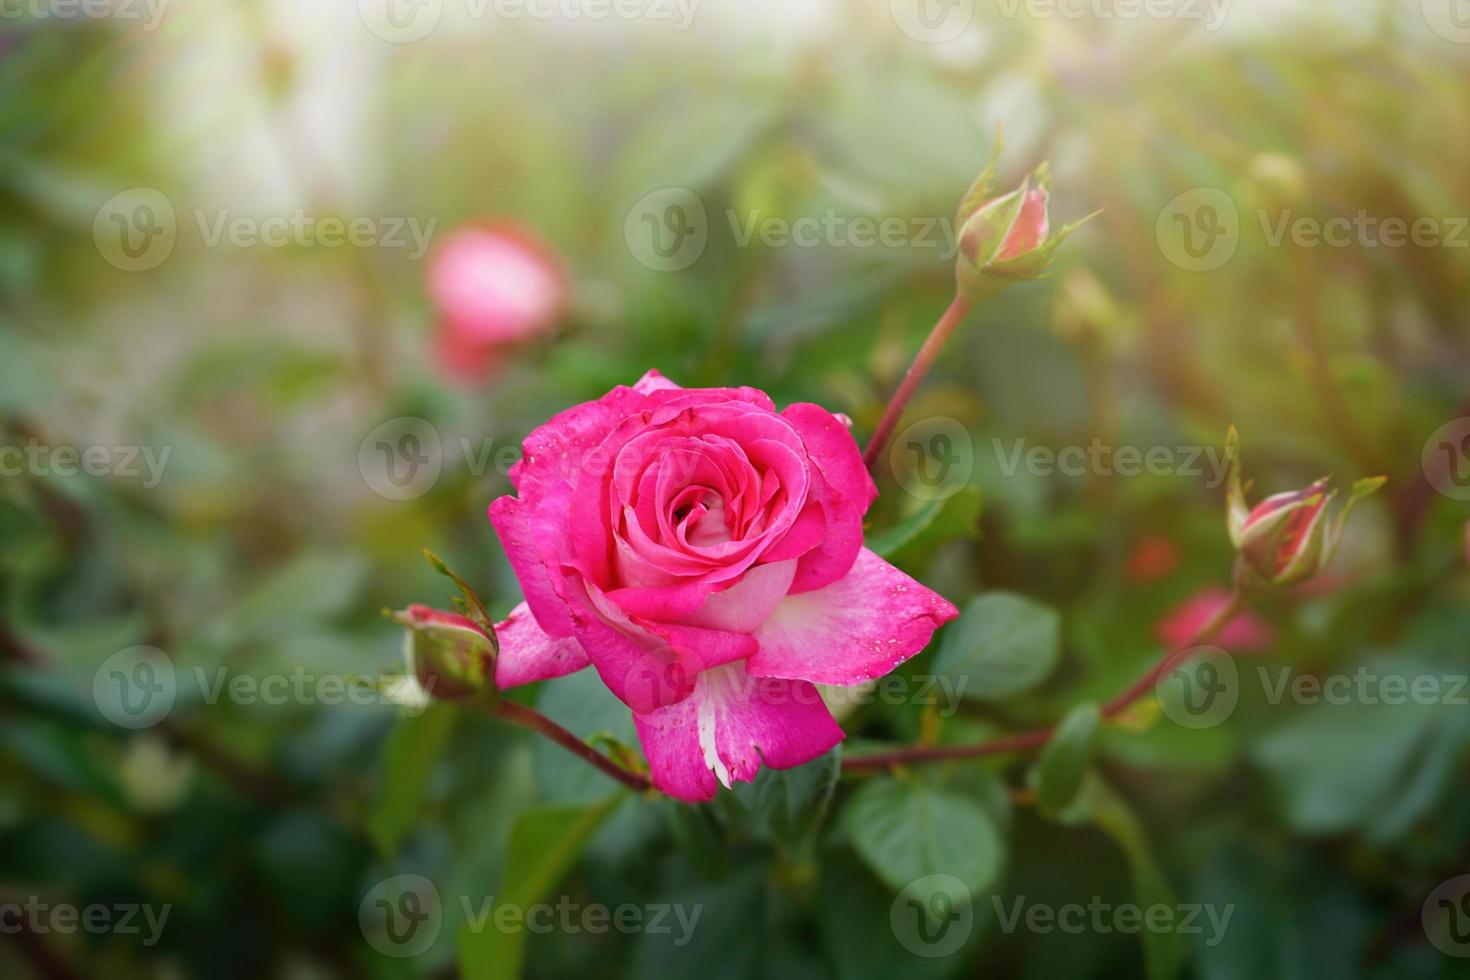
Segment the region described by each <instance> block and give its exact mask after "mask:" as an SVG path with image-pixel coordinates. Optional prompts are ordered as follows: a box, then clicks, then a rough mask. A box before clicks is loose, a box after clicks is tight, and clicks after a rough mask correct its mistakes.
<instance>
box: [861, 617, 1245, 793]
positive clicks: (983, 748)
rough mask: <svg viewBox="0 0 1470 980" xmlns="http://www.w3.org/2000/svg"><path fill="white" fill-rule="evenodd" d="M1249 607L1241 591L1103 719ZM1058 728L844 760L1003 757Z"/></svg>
mask: <svg viewBox="0 0 1470 980" xmlns="http://www.w3.org/2000/svg"><path fill="white" fill-rule="evenodd" d="M1244 606H1245V598H1244V596H1243V595H1242V594H1241V592H1240V590H1239V589H1238V588H1237V589H1236V590H1234V591H1233V592H1232V593H1231V595H1230V599H1229V600H1228V601H1227V602H1226V603H1225V604H1224V605H1223V606H1221V607H1220V608H1219V609H1217V610H1216V611H1215V613H1214V615H1212V616H1211V617H1210V618H1209V619H1208V620H1206V621H1205V622H1204V623H1202V624H1200V626H1199V628H1198V629H1196V630H1195V631H1194V635H1193V636H1191V637H1190V638H1189V640H1188V641H1186V642H1185V643H1184V644H1183V645H1182V646H1180V647H1179V648H1178V649H1176V650H1174V651H1172V652H1170V653H1168V654H1166V655H1165V656H1164V657H1162V658H1160V659H1159V661H1158V662H1157V663H1155V664H1154V665H1153V667H1151V668H1149V670H1148V672H1147V673H1145V674H1144V675H1143V676H1142V677H1140V678H1139V679H1138V680H1136V681H1134V682H1133V684H1132V685H1131V686H1130V687H1128V688H1127V689H1126V690H1124V691H1123V692H1122V693H1121V694H1119V695H1118V696H1117V697H1115V698H1113V699H1112V700H1111V701H1109V702H1108V703H1107V704H1106V705H1104V706H1103V709H1102V716H1103V717H1104V718H1116V717H1117V716H1118V715H1120V714H1122V713H1123V712H1124V711H1125V710H1127V708H1128V707H1129V706H1130V705H1132V704H1133V703H1134V702H1136V701H1138V700H1139V699H1140V698H1143V697H1145V696H1146V695H1147V694H1148V693H1149V692H1150V691H1152V690H1153V689H1154V686H1155V685H1156V684H1158V682H1159V678H1161V677H1163V676H1164V675H1165V674H1166V673H1167V672H1168V671H1169V670H1170V669H1172V668H1173V667H1174V666H1175V665H1176V664H1177V663H1179V662H1180V661H1181V660H1184V659H1185V658H1187V657H1188V656H1189V655H1190V654H1192V653H1194V648H1195V647H1197V646H1199V645H1200V644H1201V643H1205V642H1206V641H1208V640H1210V639H1213V638H1214V637H1215V635H1216V634H1218V633H1219V632H1220V631H1221V630H1222V629H1224V628H1225V627H1226V626H1227V625H1228V624H1229V623H1230V621H1231V620H1232V619H1234V618H1235V617H1236V615H1237V614H1238V613H1239V612H1240V611H1241V609H1242V608H1243V607H1244ZM1054 731H1055V728H1054V727H1053V726H1050V725H1048V726H1047V727H1045V728H1033V729H1031V730H1030V731H1025V732H1017V733H1015V734H1012V735H1002V736H1001V737H999V738H993V739H990V740H988V741H985V742H976V743H974V744H972V745H916V746H912V747H910V748H906V749H895V750H894V751H892V752H875V753H872V754H871V755H855V756H850V757H848V758H846V759H843V760H842V768H843V769H845V770H859V769H886V768H888V767H889V766H896V765H903V764H905V763H915V762H939V761H943V760H946V759H978V758H980V757H982V756H987V755H1000V754H1002V753H1005V752H1021V751H1025V750H1028V749H1037V748H1040V747H1041V746H1043V745H1045V744H1046V743H1047V742H1049V741H1051V737H1052V734H1053V732H1054Z"/></svg>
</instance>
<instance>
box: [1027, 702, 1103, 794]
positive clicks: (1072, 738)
mask: <svg viewBox="0 0 1470 980" xmlns="http://www.w3.org/2000/svg"><path fill="white" fill-rule="evenodd" d="M1101 720H1102V715H1101V713H1100V712H1099V711H1098V707H1097V705H1095V704H1083V705H1079V706H1078V707H1076V708H1073V709H1072V711H1071V713H1069V714H1068V715H1067V717H1066V718H1064V719H1062V723H1061V724H1060V725H1058V726H1057V730H1056V734H1054V735H1053V736H1052V738H1051V741H1050V742H1048V743H1046V747H1045V748H1043V749H1042V750H1041V758H1040V759H1039V760H1038V761H1037V763H1036V768H1035V769H1034V770H1033V776H1034V780H1035V786H1036V797H1037V804H1038V805H1039V806H1040V807H1041V811H1042V812H1043V813H1046V814H1055V813H1059V812H1061V811H1062V810H1063V809H1065V808H1066V807H1067V805H1068V804H1070V803H1071V802H1072V800H1073V798H1074V797H1076V795H1077V791H1078V790H1079V789H1081V788H1082V779H1083V777H1084V776H1086V775H1087V767H1088V766H1089V765H1091V763H1092V757H1093V752H1094V750H1095V749H1096V747H1097V731H1098V725H1099V723H1100V722H1101Z"/></svg>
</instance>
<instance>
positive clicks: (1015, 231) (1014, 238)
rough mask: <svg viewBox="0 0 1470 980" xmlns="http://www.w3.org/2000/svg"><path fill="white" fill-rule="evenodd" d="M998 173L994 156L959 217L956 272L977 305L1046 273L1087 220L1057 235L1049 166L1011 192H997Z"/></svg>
mask: <svg viewBox="0 0 1470 980" xmlns="http://www.w3.org/2000/svg"><path fill="white" fill-rule="evenodd" d="M994 176H995V162H994V161H993V160H992V161H991V164H990V166H988V167H986V168H985V171H984V172H983V173H981V174H980V176H979V177H978V178H977V179H976V180H975V183H974V184H973V185H972V186H971V187H970V190H969V192H968V193H967V194H966V195H965V199H964V202H963V203H962V204H961V205H960V209H959V212H958V214H956V216H955V226H956V227H957V228H958V229H959V253H960V254H959V260H958V262H957V264H956V276H957V281H958V284H959V290H960V294H961V295H962V296H964V298H965V299H966V300H968V301H969V302H971V303H976V302H979V301H980V300H983V299H986V298H988V297H990V296H993V295H995V294H996V293H998V292H1000V291H1001V290H1002V289H1004V288H1005V287H1006V286H1008V285H1009V284H1010V283H1012V282H1016V281H1020V280H1027V279H1040V278H1042V277H1043V276H1045V275H1046V274H1047V269H1048V267H1049V266H1050V265H1051V262H1052V258H1053V256H1054V255H1055V254H1056V250H1057V246H1058V245H1060V244H1061V243H1062V241H1063V239H1065V238H1066V237H1067V236H1068V235H1070V234H1071V233H1072V232H1073V231H1074V230H1075V229H1076V228H1077V227H1078V226H1079V225H1081V224H1082V221H1086V220H1087V218H1083V219H1082V221H1079V222H1076V223H1075V224H1071V225H1067V226H1066V227H1064V228H1062V229H1061V230H1060V231H1058V232H1057V233H1056V234H1055V235H1053V234H1052V233H1051V218H1050V214H1049V207H1050V203H1051V190H1050V184H1051V168H1050V166H1049V165H1048V164H1045V163H1043V164H1042V165H1041V166H1039V167H1037V168H1036V170H1035V171H1033V172H1032V173H1031V174H1030V176H1028V177H1027V178H1026V179H1025V181H1023V182H1022V184H1021V186H1020V187H1018V188H1016V189H1015V190H1013V191H1010V192H1009V193H1005V194H1000V195H992V194H991V191H990V183H991V181H992V180H993V179H994ZM1088 217H1091V215H1089V216H1088Z"/></svg>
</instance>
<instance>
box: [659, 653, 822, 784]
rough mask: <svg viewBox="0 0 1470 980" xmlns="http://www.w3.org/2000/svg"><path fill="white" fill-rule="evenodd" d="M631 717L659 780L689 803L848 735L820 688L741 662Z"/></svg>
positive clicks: (795, 762) (811, 755)
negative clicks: (673, 700) (756, 672)
mask: <svg viewBox="0 0 1470 980" xmlns="http://www.w3.org/2000/svg"><path fill="white" fill-rule="evenodd" d="M633 721H634V724H635V725H636V726H637V728H638V738H639V741H641V742H642V743H643V754H644V755H645V756H646V757H647V758H648V765H649V771H650V774H651V775H652V777H653V784H654V785H655V786H656V787H658V788H659V789H660V790H662V791H663V792H665V793H667V794H668V795H670V796H673V797H676V798H677V799H681V800H685V801H687V802H690V803H698V802H702V801H704V800H708V799H711V798H713V797H714V795H715V793H716V792H717V791H718V789H719V787H720V786H721V785H724V786H729V785H731V784H732V783H734V782H737V781H739V782H749V781H750V780H752V779H754V778H755V774H756V772H757V771H758V770H759V769H760V767H761V766H762V765H765V766H769V767H770V768H772V769H789V768H791V767H792V766H799V765H801V764H802V763H804V762H810V761H811V760H812V759H815V758H816V757H817V756H819V755H821V754H823V753H824V752H826V751H828V750H829V749H831V748H832V746H834V745H836V744H837V743H838V742H840V741H842V729H841V728H840V727H839V726H838V724H837V722H836V721H834V720H833V718H832V714H831V712H829V711H828V710H827V707H826V705H825V704H823V703H822V697H821V695H820V694H819V693H818V692H817V689H816V688H815V687H813V686H812V685H811V684H808V683H806V682H805V681H792V680H782V679H777V678H771V677H754V676H752V675H750V674H749V673H747V672H746V670H745V667H744V666H743V665H742V664H739V663H732V664H727V665H725V666H723V667H716V668H714V669H713V670H707V671H704V672H703V673H701V674H700V675H699V676H698V677H697V678H696V679H695V685H694V690H693V692H692V693H691V694H690V695H689V697H687V698H685V699H684V700H683V701H680V702H679V703H678V704H672V705H669V706H668V707H665V708H660V709H659V710H657V711H653V712H649V713H648V714H635V715H634V716H633Z"/></svg>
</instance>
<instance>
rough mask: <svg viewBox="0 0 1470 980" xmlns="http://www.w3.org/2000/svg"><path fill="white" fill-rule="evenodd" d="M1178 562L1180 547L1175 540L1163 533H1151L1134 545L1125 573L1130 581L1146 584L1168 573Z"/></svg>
mask: <svg viewBox="0 0 1470 980" xmlns="http://www.w3.org/2000/svg"><path fill="white" fill-rule="evenodd" d="M1178 564H1179V549H1178V548H1176V547H1174V542H1172V541H1170V540H1169V539H1168V538H1166V537H1164V536H1163V535H1161V534H1149V535H1145V536H1144V537H1142V538H1139V539H1138V543H1137V544H1135V545H1134V546H1133V551H1132V552H1131V553H1130V554H1129V555H1128V565H1127V568H1126V569H1125V573H1126V574H1127V576H1128V581H1130V582H1132V583H1133V584H1135V585H1145V584H1147V583H1149V582H1153V581H1157V580H1158V579H1161V578H1163V577H1164V576H1165V575H1168V574H1169V573H1170V572H1172V571H1173V570H1174V569H1175V567H1176V566H1177V565H1178Z"/></svg>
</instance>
